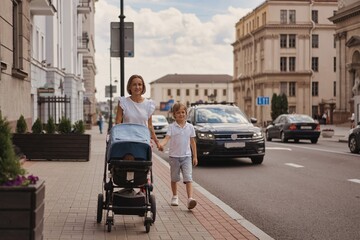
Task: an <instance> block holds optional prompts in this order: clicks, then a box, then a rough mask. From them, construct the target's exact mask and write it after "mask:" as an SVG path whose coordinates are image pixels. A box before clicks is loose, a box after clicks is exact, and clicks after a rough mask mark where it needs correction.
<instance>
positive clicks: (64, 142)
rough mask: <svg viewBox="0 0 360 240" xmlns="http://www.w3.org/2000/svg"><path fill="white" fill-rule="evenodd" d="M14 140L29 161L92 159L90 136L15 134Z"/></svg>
mask: <svg viewBox="0 0 360 240" xmlns="http://www.w3.org/2000/svg"><path fill="white" fill-rule="evenodd" d="M12 140H13V143H14V145H16V146H17V147H19V148H20V150H21V151H22V153H24V154H25V155H26V158H27V159H29V160H31V159H47V160H61V159H74V160H75V159H84V160H86V161H89V159H90V140H91V135H89V134H33V133H29V134H13V139H12Z"/></svg>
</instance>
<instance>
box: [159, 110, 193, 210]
mask: <svg viewBox="0 0 360 240" xmlns="http://www.w3.org/2000/svg"><path fill="white" fill-rule="evenodd" d="M171 112H172V114H173V117H174V119H175V121H174V122H173V123H171V124H170V125H169V128H168V131H167V133H166V135H165V138H164V139H163V140H162V141H161V142H160V145H161V150H163V149H164V146H165V145H166V144H167V143H168V142H169V143H170V146H169V160H170V177H171V190H172V194H173V196H172V198H171V205H172V206H178V205H179V198H178V195H177V182H179V181H180V180H181V179H180V172H181V173H182V177H183V183H184V184H186V192H187V197H188V200H187V208H188V209H193V208H194V207H195V206H196V204H197V202H196V200H195V199H194V198H193V197H192V194H193V188H192V181H193V180H192V166H196V165H197V164H198V159H197V152H196V143H195V129H194V126H193V125H192V124H190V123H188V122H187V121H186V118H187V108H186V106H185V105H184V104H182V103H175V104H174V105H173V106H172V110H171Z"/></svg>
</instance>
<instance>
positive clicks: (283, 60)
mask: <svg viewBox="0 0 360 240" xmlns="http://www.w3.org/2000/svg"><path fill="white" fill-rule="evenodd" d="M280 71H281V72H286V57H281V58H280Z"/></svg>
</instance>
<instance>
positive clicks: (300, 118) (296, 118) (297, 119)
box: [289, 115, 315, 123]
mask: <svg viewBox="0 0 360 240" xmlns="http://www.w3.org/2000/svg"><path fill="white" fill-rule="evenodd" d="M289 121H290V122H292V123H313V122H315V121H314V119H312V118H311V117H310V116H307V115H289Z"/></svg>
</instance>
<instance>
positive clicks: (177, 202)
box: [171, 195, 179, 206]
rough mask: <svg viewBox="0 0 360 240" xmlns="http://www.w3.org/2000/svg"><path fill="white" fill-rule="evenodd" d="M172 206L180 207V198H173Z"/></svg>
mask: <svg viewBox="0 0 360 240" xmlns="http://www.w3.org/2000/svg"><path fill="white" fill-rule="evenodd" d="M171 206H179V198H178V196H176V195H175V196H173V197H172V198H171Z"/></svg>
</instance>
